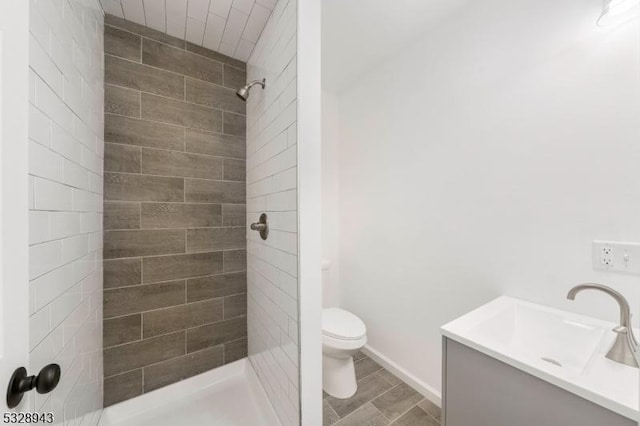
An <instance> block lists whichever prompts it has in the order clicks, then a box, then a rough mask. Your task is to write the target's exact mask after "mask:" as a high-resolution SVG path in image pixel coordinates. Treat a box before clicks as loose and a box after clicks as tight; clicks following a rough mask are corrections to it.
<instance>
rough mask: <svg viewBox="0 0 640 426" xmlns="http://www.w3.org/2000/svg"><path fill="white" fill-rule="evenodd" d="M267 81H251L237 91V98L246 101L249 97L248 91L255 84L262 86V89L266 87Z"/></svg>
mask: <svg viewBox="0 0 640 426" xmlns="http://www.w3.org/2000/svg"><path fill="white" fill-rule="evenodd" d="M266 83H267V80H266V79H264V78H263V79H262V81H260V80H253V81H252V82H251V83H249V84H247V85H245V86H243V87H241V88H239V89H238V91H237V92H236V95H238V97H239V98H240V99H242V100H243V101H246V100H247V98H248V97H249V90H250V89H251V88H252V87H253V86H255V85H256V84H259V85H261V86H262V88H263V89H264V88H265V86H266Z"/></svg>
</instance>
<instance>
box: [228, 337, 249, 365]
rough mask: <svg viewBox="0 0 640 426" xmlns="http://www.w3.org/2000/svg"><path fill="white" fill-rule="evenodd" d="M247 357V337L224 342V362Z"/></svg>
mask: <svg viewBox="0 0 640 426" xmlns="http://www.w3.org/2000/svg"><path fill="white" fill-rule="evenodd" d="M246 357H247V338H246V337H245V338H244V339H240V340H234V341H233V342H227V343H225V344H224V363H225V364H228V363H230V362H233V361H237V360H239V359H242V358H246Z"/></svg>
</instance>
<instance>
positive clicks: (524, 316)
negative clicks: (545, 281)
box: [442, 296, 640, 419]
mask: <svg viewBox="0 0 640 426" xmlns="http://www.w3.org/2000/svg"><path fill="white" fill-rule="evenodd" d="M615 326H616V324H614V323H610V322H606V321H601V320H598V319H595V318H591V317H587V316H583V315H578V314H574V313H571V312H566V311H562V310H558V309H553V308H549V307H546V306H542V305H537V304H534V303H529V302H525V301H523V300H519V299H514V298H511V297H506V296H505V297H500V298H498V299H496V300H494V301H492V302H490V303H488V304H486V305H484V306H482V307H480V308H478V309H476V310H474V311H472V312H470V313H468V314H466V315H464V316H462V317H460V318H458V319H456V320H454V321H452V322H450V323H448V324H446V325H445V326H443V327H442V334H443V335H444V336H446V337H447V338H450V339H452V340H455V341H458V342H459V343H462V344H464V345H467V346H469V347H471V348H473V349H475V350H477V351H479V352H482V353H484V354H485V355H489V356H491V357H493V358H496V359H498V360H500V361H502V362H504V363H506V364H509V365H511V366H513V367H515V368H518V369H520V370H522V371H525V372H527V373H529V374H532V375H534V376H536V377H538V378H540V379H542V380H545V381H547V382H549V383H552V384H554V385H556V386H558V387H560V388H563V389H565V390H567V391H569V392H572V393H574V394H576V395H579V396H581V397H582V398H585V399H587V400H589V401H592V402H594V403H596V404H598V405H601V406H603V407H605V408H607V409H609V410H611V411H614V412H616V413H618V414H620V415H623V416H625V417H628V418H631V419H636V418H637V416H638V397H639V389H638V388H639V380H640V373H639V370H638V369H636V368H632V367H628V366H625V365H622V364H619V363H616V362H613V361H611V360H609V359H607V358H605V354H606V352H607V351H608V350H609V348H610V347H611V345H612V344H613V341H614V339H615V334H614V333H613V332H612V331H611V330H612V329H613V327H615Z"/></svg>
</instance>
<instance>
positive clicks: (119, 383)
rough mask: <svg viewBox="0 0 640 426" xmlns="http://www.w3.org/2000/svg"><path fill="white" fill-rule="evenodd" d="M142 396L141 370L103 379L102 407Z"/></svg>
mask: <svg viewBox="0 0 640 426" xmlns="http://www.w3.org/2000/svg"><path fill="white" fill-rule="evenodd" d="M138 395H142V369H138V370H134V371H129V372H127V373H122V374H118V375H117V376H112V377H107V378H106V379H104V406H105V407H108V406H110V405H113V404H117V403H118V402H121V401H124V400H127V399H130V398H133V397H136V396H138Z"/></svg>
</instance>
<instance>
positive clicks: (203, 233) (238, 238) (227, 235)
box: [187, 227, 247, 252]
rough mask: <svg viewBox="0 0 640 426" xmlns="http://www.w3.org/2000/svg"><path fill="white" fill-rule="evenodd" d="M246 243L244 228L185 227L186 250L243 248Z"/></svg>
mask: <svg viewBox="0 0 640 426" xmlns="http://www.w3.org/2000/svg"><path fill="white" fill-rule="evenodd" d="M246 245H247V233H246V231H245V228H244V227H242V228H198V229H187V251H188V252H200V251H207V250H209V251H211V250H233V249H243V248H244V247H246Z"/></svg>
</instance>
